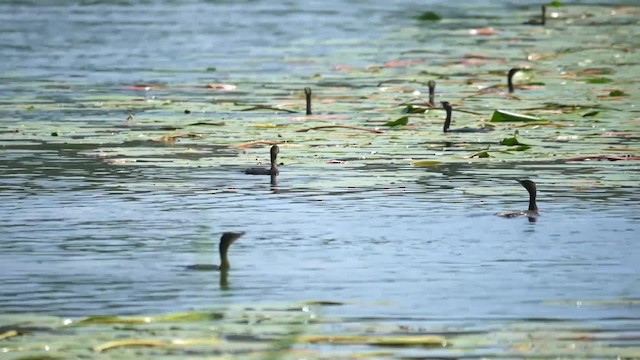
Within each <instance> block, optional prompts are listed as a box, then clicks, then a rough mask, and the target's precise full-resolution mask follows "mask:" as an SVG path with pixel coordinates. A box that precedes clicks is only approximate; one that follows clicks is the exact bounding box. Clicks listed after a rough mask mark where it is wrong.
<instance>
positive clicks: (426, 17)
mask: <svg viewBox="0 0 640 360" xmlns="http://www.w3.org/2000/svg"><path fill="white" fill-rule="evenodd" d="M418 20H420V21H440V20H442V17H441V16H440V15H438V14H436V13H434V12H433V11H425V12H423V13H422V14H421V15H420V16H418Z"/></svg>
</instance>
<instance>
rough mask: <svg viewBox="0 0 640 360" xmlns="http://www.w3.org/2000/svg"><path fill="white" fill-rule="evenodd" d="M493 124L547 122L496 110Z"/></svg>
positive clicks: (492, 119) (492, 118)
mask: <svg viewBox="0 0 640 360" xmlns="http://www.w3.org/2000/svg"><path fill="white" fill-rule="evenodd" d="M490 121H491V122H515V121H524V122H529V121H546V120H544V119H541V118H538V117H535V116H531V115H524V114H517V113H514V112H511V111H506V110H496V111H494V112H493V116H492V117H491V120H490Z"/></svg>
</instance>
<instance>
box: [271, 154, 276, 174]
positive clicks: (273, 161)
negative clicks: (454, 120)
mask: <svg viewBox="0 0 640 360" xmlns="http://www.w3.org/2000/svg"><path fill="white" fill-rule="evenodd" d="M277 170H278V155H277V154H271V171H277Z"/></svg>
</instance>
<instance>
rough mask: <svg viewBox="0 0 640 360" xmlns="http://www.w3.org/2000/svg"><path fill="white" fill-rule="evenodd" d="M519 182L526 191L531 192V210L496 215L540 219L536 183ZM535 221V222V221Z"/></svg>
mask: <svg viewBox="0 0 640 360" xmlns="http://www.w3.org/2000/svg"><path fill="white" fill-rule="evenodd" d="M518 182H519V183H520V184H521V185H522V186H524V188H525V189H527V191H528V192H529V208H528V209H527V210H526V211H516V212H510V213H498V214H496V215H498V216H500V217H505V218H512V217H518V216H526V217H528V218H529V219H530V220H531V219H535V218H536V217H538V204H536V194H537V189H536V183H534V182H533V181H531V180H518ZM534 221H535V220H534Z"/></svg>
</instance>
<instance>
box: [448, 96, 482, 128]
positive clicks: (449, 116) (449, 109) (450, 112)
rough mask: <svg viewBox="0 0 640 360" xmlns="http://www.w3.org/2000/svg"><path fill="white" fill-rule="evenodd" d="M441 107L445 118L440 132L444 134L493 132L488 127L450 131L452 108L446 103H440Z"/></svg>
mask: <svg viewBox="0 0 640 360" xmlns="http://www.w3.org/2000/svg"><path fill="white" fill-rule="evenodd" d="M442 107H443V108H444V110H445V111H446V112H447V117H446V118H445V120H444V126H443V127H442V131H443V132H444V133H448V132H454V133H478V132H488V131H493V128H490V127H481V128H462V129H450V128H449V127H450V126H451V118H452V116H453V108H452V107H451V104H450V103H449V102H448V101H443V102H442Z"/></svg>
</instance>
